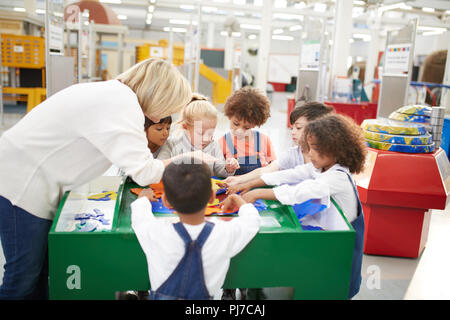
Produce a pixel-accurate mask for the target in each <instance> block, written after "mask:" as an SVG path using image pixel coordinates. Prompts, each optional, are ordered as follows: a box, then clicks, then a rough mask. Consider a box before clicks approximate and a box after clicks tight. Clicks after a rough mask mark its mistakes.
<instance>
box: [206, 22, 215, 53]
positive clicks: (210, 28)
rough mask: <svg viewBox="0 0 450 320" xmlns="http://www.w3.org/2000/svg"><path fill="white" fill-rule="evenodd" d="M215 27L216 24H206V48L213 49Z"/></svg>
mask: <svg viewBox="0 0 450 320" xmlns="http://www.w3.org/2000/svg"><path fill="white" fill-rule="evenodd" d="M215 26H216V24H215V23H214V22H213V21H211V22H208V38H207V39H206V40H207V41H206V47H207V48H214V37H215V32H216V28H215Z"/></svg>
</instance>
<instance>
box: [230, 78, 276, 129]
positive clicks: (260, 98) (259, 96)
mask: <svg viewBox="0 0 450 320" xmlns="http://www.w3.org/2000/svg"><path fill="white" fill-rule="evenodd" d="M224 113H225V115H226V116H227V117H228V118H231V117H233V116H235V117H237V118H238V119H239V120H244V121H246V122H248V123H252V124H255V125H256V126H262V125H263V124H264V123H265V122H266V121H267V119H268V118H269V117H270V101H269V99H267V97H266V96H265V95H264V94H263V93H262V92H261V91H260V90H258V89H256V88H252V87H248V86H247V87H244V88H241V89H239V90H237V91H236V92H234V93H233V94H232V95H231V96H230V97H229V98H228V99H227V101H226V102H225V106H224Z"/></svg>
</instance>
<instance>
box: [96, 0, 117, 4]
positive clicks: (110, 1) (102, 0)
mask: <svg viewBox="0 0 450 320" xmlns="http://www.w3.org/2000/svg"><path fill="white" fill-rule="evenodd" d="M100 2H101V3H111V4H121V3H122V0H100Z"/></svg>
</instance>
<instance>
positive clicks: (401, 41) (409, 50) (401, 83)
mask: <svg viewBox="0 0 450 320" xmlns="http://www.w3.org/2000/svg"><path fill="white" fill-rule="evenodd" d="M417 25H418V19H412V20H410V21H409V22H408V24H407V25H406V26H405V27H404V28H402V29H401V30H395V31H390V32H389V33H388V35H387V39H386V49H385V51H384V59H383V74H382V76H381V88H380V98H379V102H378V111H377V117H384V118H387V117H388V116H389V115H390V114H391V113H392V112H393V111H395V110H396V109H397V108H399V107H401V106H404V105H406V104H407V102H408V89H409V82H410V81H411V70H412V65H413V58H414V45H415V41H416V32H417Z"/></svg>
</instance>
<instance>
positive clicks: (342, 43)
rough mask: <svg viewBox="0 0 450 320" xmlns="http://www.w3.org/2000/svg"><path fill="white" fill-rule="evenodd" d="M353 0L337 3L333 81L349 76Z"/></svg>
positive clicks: (332, 58) (332, 64)
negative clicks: (338, 77)
mask: <svg viewBox="0 0 450 320" xmlns="http://www.w3.org/2000/svg"><path fill="white" fill-rule="evenodd" d="M352 9H353V0H339V1H336V12H335V19H334V27H335V31H334V38H333V49H332V53H331V72H330V75H331V80H332V81H333V80H334V78H335V77H336V76H346V75H347V59H348V56H349V55H350V43H349V40H350V38H351V36H352V19H351V17H352Z"/></svg>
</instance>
